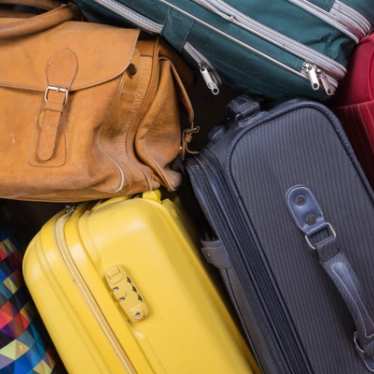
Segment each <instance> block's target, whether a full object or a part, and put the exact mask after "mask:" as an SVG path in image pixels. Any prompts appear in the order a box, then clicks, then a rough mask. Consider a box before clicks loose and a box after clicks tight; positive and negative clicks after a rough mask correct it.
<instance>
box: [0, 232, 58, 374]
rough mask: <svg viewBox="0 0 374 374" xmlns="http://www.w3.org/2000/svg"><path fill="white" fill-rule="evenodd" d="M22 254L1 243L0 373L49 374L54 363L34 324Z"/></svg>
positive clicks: (11, 246)
mask: <svg viewBox="0 0 374 374" xmlns="http://www.w3.org/2000/svg"><path fill="white" fill-rule="evenodd" d="M21 264H22V256H21V253H20V252H19V251H18V250H17V248H16V247H15V246H14V244H13V243H12V242H11V241H10V240H9V239H6V240H2V241H0V373H1V374H26V373H38V374H50V373H52V372H53V370H54V367H55V362H54V360H53V358H52V354H51V351H49V350H47V349H46V346H45V342H44V339H43V336H42V333H41V330H40V326H38V323H37V321H35V318H34V316H35V310H34V308H33V306H32V304H31V299H30V296H29V295H28V293H27V290H26V287H25V285H24V283H23V280H22V275H21V273H20V269H21Z"/></svg>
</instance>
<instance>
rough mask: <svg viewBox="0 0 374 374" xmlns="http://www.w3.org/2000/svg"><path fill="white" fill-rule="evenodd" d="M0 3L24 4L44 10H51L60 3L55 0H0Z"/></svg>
mask: <svg viewBox="0 0 374 374" xmlns="http://www.w3.org/2000/svg"><path fill="white" fill-rule="evenodd" d="M0 4H6V5H24V6H29V7H33V8H38V9H44V10H52V9H55V8H57V7H59V6H60V5H61V3H60V2H59V1H57V0H0Z"/></svg>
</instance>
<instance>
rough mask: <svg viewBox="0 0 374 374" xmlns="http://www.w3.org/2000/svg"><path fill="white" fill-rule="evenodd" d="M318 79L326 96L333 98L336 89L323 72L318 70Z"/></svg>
mask: <svg viewBox="0 0 374 374" xmlns="http://www.w3.org/2000/svg"><path fill="white" fill-rule="evenodd" d="M319 79H320V81H321V83H322V87H323V89H324V90H325V92H326V94H327V95H328V96H333V95H334V94H335V91H336V89H335V87H334V86H333V85H332V84H331V83H330V82H329V80H328V79H327V76H326V73H325V72H324V71H322V70H320V73H319Z"/></svg>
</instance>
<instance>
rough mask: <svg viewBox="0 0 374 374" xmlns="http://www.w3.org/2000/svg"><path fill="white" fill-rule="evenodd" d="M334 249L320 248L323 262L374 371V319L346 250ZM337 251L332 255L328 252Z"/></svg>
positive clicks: (357, 344) (357, 345)
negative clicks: (350, 317) (351, 319)
mask: <svg viewBox="0 0 374 374" xmlns="http://www.w3.org/2000/svg"><path fill="white" fill-rule="evenodd" d="M332 247H335V248H329V247H325V248H323V249H321V250H319V257H320V262H321V265H322V266H323V268H324V269H325V271H326V273H327V274H328V275H329V277H330V278H331V280H332V281H333V282H334V284H335V286H336V288H337V289H338V291H339V293H340V295H341V296H342V298H343V300H344V302H345V304H346V305H347V308H348V310H349V311H350V314H351V316H352V318H353V320H354V323H355V327H356V332H355V333H354V338H353V340H354V344H355V348H356V350H357V352H358V353H359V355H360V356H361V358H362V359H363V361H364V362H365V365H366V367H367V369H368V370H369V371H370V372H373V373H374V322H373V319H372V318H371V316H370V313H369V308H368V303H367V301H366V298H365V297H364V292H363V290H362V288H361V285H360V282H359V280H358V277H357V275H356V273H355V271H354V270H353V268H352V266H351V264H350V263H349V261H348V259H347V257H346V256H345V255H344V253H342V252H340V251H339V250H338V248H337V247H336V245H332ZM334 249H335V251H336V254H334V255H332V256H331V255H330V254H328V252H330V253H331V251H334Z"/></svg>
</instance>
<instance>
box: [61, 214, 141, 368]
mask: <svg viewBox="0 0 374 374" xmlns="http://www.w3.org/2000/svg"><path fill="white" fill-rule="evenodd" d="M73 211H74V209H72V208H71V207H69V208H68V209H67V210H66V213H65V214H64V215H63V216H61V217H60V218H58V220H57V222H56V224H55V237H56V243H57V247H58V250H59V252H60V254H61V257H62V259H63V261H64V263H65V265H66V269H67V270H68V272H69V273H70V275H71V277H72V279H73V281H74V283H75V284H76V286H77V287H78V289H79V291H80V293H81V295H82V297H83V299H84V301H85V302H86V304H87V305H88V307H89V309H90V311H91V313H92V316H93V317H94V318H95V319H96V321H97V324H98V326H100V328H101V330H102V332H103V333H104V335H105V336H106V338H107V339H108V341H109V343H110V345H111V346H112V347H113V350H114V352H115V353H116V355H117V357H118V358H119V360H120V361H121V363H122V365H123V367H124V369H125V370H126V372H127V373H131V374H136V370H135V368H134V366H133V365H132V363H131V361H130V359H129V358H128V356H127V354H126V352H125V351H124V350H123V348H122V346H121V343H120V342H119V341H118V339H117V337H116V335H115V333H114V331H113V329H112V328H111V326H110V324H109V322H108V321H107V319H106V317H105V315H104V314H103V312H102V311H101V309H100V306H99V305H98V303H97V301H96V300H95V297H94V296H93V294H92V292H91V290H90V288H89V286H88V285H87V283H86V282H85V280H84V277H83V276H82V274H81V273H80V271H79V269H78V267H77V265H76V264H75V261H74V259H73V257H72V255H71V253H70V251H69V248H68V245H67V243H66V240H65V232H64V228H65V223H66V221H67V220H68V219H69V217H70V216H71V214H72V213H73Z"/></svg>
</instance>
